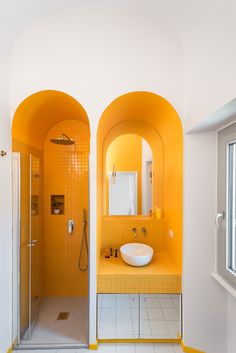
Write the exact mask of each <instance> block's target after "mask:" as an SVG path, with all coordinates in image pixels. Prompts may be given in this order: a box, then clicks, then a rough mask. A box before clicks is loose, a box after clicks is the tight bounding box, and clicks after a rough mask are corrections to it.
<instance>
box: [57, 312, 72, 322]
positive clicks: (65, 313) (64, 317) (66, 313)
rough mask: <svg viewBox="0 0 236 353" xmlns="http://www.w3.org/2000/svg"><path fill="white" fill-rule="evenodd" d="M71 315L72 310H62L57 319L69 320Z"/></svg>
mask: <svg viewBox="0 0 236 353" xmlns="http://www.w3.org/2000/svg"><path fill="white" fill-rule="evenodd" d="M69 315H70V312H64V311H61V312H60V313H59V314H58V317H57V320H67V319H68V317H69Z"/></svg>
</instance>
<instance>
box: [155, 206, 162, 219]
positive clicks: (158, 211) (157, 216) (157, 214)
mask: <svg viewBox="0 0 236 353" xmlns="http://www.w3.org/2000/svg"><path fill="white" fill-rule="evenodd" d="M162 216H163V214H162V209H161V208H157V207H154V210H153V218H154V219H161V218H162Z"/></svg>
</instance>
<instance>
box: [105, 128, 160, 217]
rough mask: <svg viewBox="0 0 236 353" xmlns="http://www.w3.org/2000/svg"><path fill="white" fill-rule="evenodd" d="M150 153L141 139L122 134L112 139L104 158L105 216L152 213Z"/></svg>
mask: <svg viewBox="0 0 236 353" xmlns="http://www.w3.org/2000/svg"><path fill="white" fill-rule="evenodd" d="M152 162H153V157H152V150H151V147H150V145H149V144H148V143H147V141H146V140H144V139H143V138H142V137H140V136H138V135H135V134H124V135H121V136H119V137H117V138H116V139H114V140H113V141H112V142H111V144H110V145H109V147H108V150H107V155H106V195H107V196H106V204H107V207H106V212H107V214H108V215H110V216H112V215H126V216H135V215H145V216H148V215H149V214H150V210H152V188H153V186H152V179H153V170H152V165H153V164H152Z"/></svg>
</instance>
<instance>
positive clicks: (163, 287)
mask: <svg viewBox="0 0 236 353" xmlns="http://www.w3.org/2000/svg"><path fill="white" fill-rule="evenodd" d="M97 291H98V293H181V272H180V270H179V269H178V268H177V266H176V265H175V263H174V262H173V261H172V260H171V258H170V257H169V256H168V254H167V253H158V254H155V255H154V257H153V259H152V261H151V263H150V264H148V265H147V266H143V267H133V266H129V265H127V264H126V263H124V261H123V260H122V259H121V255H120V253H119V256H118V257H117V258H115V257H111V258H109V259H105V257H103V256H101V258H100V264H99V269H98V288H97Z"/></svg>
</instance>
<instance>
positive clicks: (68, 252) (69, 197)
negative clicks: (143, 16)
mask: <svg viewBox="0 0 236 353" xmlns="http://www.w3.org/2000/svg"><path fill="white" fill-rule="evenodd" d="M62 133H65V134H67V135H68V136H69V137H70V138H72V139H73V140H74V141H75V144H74V145H71V146H63V145H56V144H52V143H51V142H50V139H51V138H55V137H60V136H61V134H62ZM89 143H90V135H89V127H88V126H87V125H86V124H85V123H83V122H81V121H78V120H73V119H71V120H65V121H62V122H60V123H58V124H56V125H54V126H53V127H52V128H51V129H50V130H49V131H48V133H47V135H46V137H45V141H44V220H45V221H44V295H45V296H76V295H87V293H88V271H84V272H81V271H80V270H79V268H78V262H79V253H80V246H81V239H82V214H83V208H85V209H86V210H87V211H88V155H89ZM51 195H65V214H64V215H51V205H50V202H51V201H50V199H51ZM68 220H74V222H75V228H74V232H73V234H72V235H69V234H68V233H67V221H68ZM84 253H85V252H84ZM84 261H85V258H83V263H84Z"/></svg>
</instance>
